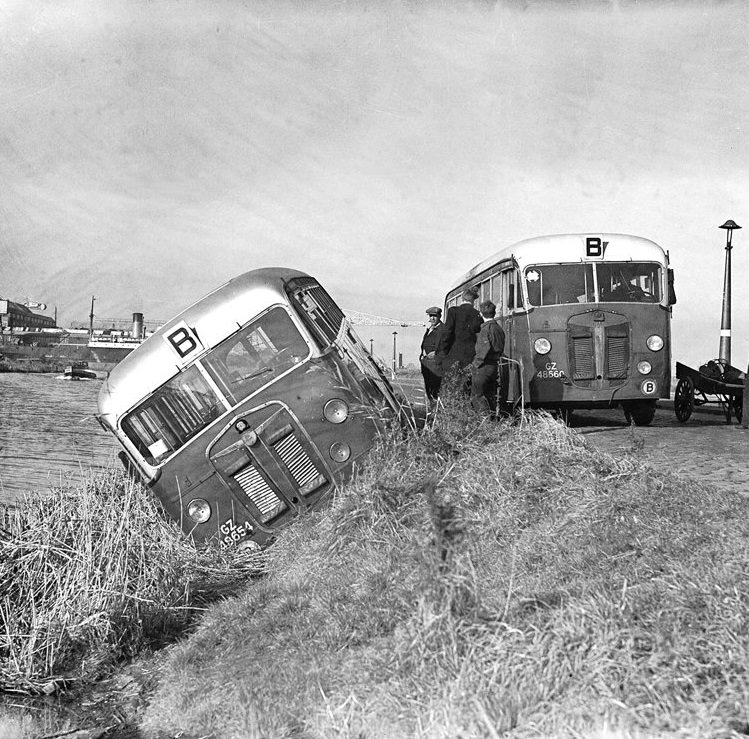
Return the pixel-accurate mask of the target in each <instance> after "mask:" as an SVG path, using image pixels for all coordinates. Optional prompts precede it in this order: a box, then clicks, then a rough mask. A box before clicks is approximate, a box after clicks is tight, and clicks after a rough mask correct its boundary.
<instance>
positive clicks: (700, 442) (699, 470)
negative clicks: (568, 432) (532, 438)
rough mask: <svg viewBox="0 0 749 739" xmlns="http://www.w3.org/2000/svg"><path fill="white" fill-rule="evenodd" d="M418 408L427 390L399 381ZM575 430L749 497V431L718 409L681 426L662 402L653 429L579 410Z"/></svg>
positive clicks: (614, 414) (612, 414) (610, 448)
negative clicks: (730, 421)
mask: <svg viewBox="0 0 749 739" xmlns="http://www.w3.org/2000/svg"><path fill="white" fill-rule="evenodd" d="M395 384H396V385H398V384H400V385H401V387H402V388H403V391H404V393H405V394H406V395H407V396H408V397H409V398H410V399H411V401H412V402H413V403H415V404H422V405H423V402H424V391H423V385H422V383H421V381H420V379H419V380H417V379H413V378H398V379H397V380H396V383H395ZM570 426H571V427H572V428H573V429H575V431H577V432H578V433H579V434H581V435H582V436H584V437H585V439H586V441H587V442H588V443H589V444H590V445H591V446H594V447H597V448H599V449H602V450H604V451H607V452H610V453H612V454H621V453H634V454H636V455H637V456H638V457H639V458H641V459H643V460H644V461H647V462H649V463H650V464H652V465H653V466H654V467H659V468H660V467H664V468H667V469H670V470H671V471H672V472H675V473H678V474H683V475H688V476H690V477H696V478H699V479H701V480H705V481H707V482H711V483H713V484H715V485H719V486H722V487H725V486H731V487H733V488H734V489H736V490H737V491H739V492H741V493H743V494H745V495H749V430H747V429H743V428H741V426H739V425H738V424H737V423H736V420H735V419H733V420H732V423H731V424H730V425H729V424H727V423H726V420H725V416H724V415H723V413H722V411H721V410H720V408H719V406H718V405H717V404H715V405H708V406H705V407H703V408H700V409H695V412H694V413H693V414H692V416H691V418H690V419H689V420H688V421H687V422H686V423H679V421H677V420H676V416H675V414H674V411H673V404H672V403H671V402H669V401H660V407H659V408H658V410H657V411H656V414H655V418H654V419H653V422H652V423H651V424H650V425H649V426H630V425H629V424H627V422H626V420H625V419H624V413H623V411H622V410H621V409H616V410H610V411H575V412H574V413H573V415H572V419H571V422H570Z"/></svg>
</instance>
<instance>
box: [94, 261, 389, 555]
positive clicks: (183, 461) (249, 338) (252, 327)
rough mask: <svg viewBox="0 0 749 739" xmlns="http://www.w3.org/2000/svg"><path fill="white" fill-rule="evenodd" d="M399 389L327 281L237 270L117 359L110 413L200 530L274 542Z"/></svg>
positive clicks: (141, 465) (155, 483) (131, 451)
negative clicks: (238, 272)
mask: <svg viewBox="0 0 749 739" xmlns="http://www.w3.org/2000/svg"><path fill="white" fill-rule="evenodd" d="M397 409H398V400H397V398H396V397H395V395H394V394H393V391H392V388H391V386H390V384H389V382H388V380H387V378H386V377H385V375H384V374H383V373H382V371H381V370H380V368H379V367H378V365H377V364H376V363H375V362H374V361H373V359H372V358H371V357H370V355H369V353H368V352H367V350H366V348H365V347H364V345H363V344H362V342H361V340H360V339H359V338H358V337H357V335H356V333H355V332H354V331H353V330H352V328H351V326H350V323H349V321H348V320H347V319H346V317H345V316H344V314H343V312H342V311H341V309H340V308H339V307H338V306H337V305H336V303H335V302H334V301H333V300H332V299H331V297H330V296H329V295H328V293H327V292H326V291H325V289H324V288H323V287H322V286H321V285H320V283H319V282H318V281H317V280H316V279H314V278H313V277H310V276H309V275H306V274H304V273H303V272H297V271H294V270H290V269H259V270H254V271H252V272H247V273H245V274H243V275H241V276H239V277H236V278H235V279H233V280H231V281H229V282H228V283H226V284H225V285H223V286H222V287H219V288H218V289H217V290H215V291H214V292H212V293H210V294H209V295H207V296H206V297H204V298H203V299H202V300H199V301H198V302H196V303H195V304H194V305H192V306H190V307H189V308H187V309H186V310H185V311H183V312H182V313H180V314H179V315H177V316H176V317H175V318H173V319H172V320H171V321H169V322H168V323H167V324H166V325H164V326H163V327H162V328H160V329H159V330H158V331H156V332H155V333H154V334H153V335H152V336H150V337H149V338H148V339H146V341H144V342H143V343H142V344H141V345H140V346H139V347H138V348H137V349H135V350H134V351H133V352H132V353H131V354H130V355H128V356H127V357H126V358H125V359H123V360H122V361H121V362H120V363H119V364H118V365H116V366H115V368H114V369H113V370H112V372H111V373H110V375H109V377H108V378H107V380H106V381H105V382H104V384H103V386H102V388H101V390H100V393H99V420H100V422H101V423H102V425H103V426H104V428H105V429H106V430H108V431H110V432H111V433H113V434H114V435H115V436H116V437H117V440H118V441H119V443H120V444H121V446H122V448H123V451H122V452H121V453H120V456H121V458H122V459H123V462H124V463H125V465H126V467H128V469H129V470H130V471H131V472H134V473H137V474H138V476H139V477H140V478H141V479H142V480H143V481H144V482H145V484H146V485H147V486H148V487H150V488H151V490H152V491H153V493H154V494H155V495H156V496H157V497H158V499H159V500H160V501H161V503H162V504H163V506H164V508H165V509H166V511H167V513H168V514H170V515H171V516H172V517H173V518H174V519H176V520H177V521H179V522H180V524H181V526H182V528H183V530H184V531H185V532H186V533H188V534H190V535H192V536H193V537H194V538H195V539H196V540H198V541H200V540H207V539H214V538H215V539H217V540H218V541H219V542H220V543H221V545H222V546H229V545H233V544H239V545H240V546H242V547H250V548H257V547H261V546H264V545H265V544H266V543H267V542H268V541H269V540H270V539H271V538H272V536H273V535H274V532H276V530H277V529H278V528H279V527H281V526H283V525H284V524H286V523H287V522H289V521H290V520H291V519H292V518H293V517H294V516H295V515H296V514H297V513H299V512H300V511H301V510H304V509H308V508H310V507H313V506H315V505H316V504H317V503H318V502H320V501H321V499H323V498H324V497H325V496H326V494H328V493H329V492H330V490H331V488H332V486H334V485H335V484H336V482H337V481H340V480H342V479H343V478H345V477H346V476H347V475H348V474H350V472H351V470H352V465H353V463H354V461H355V460H356V459H357V458H358V457H360V456H361V455H362V454H364V453H365V452H366V451H367V450H368V449H369V448H370V446H371V445H372V442H373V439H374V437H375V436H376V435H377V433H378V432H379V431H380V430H381V429H382V426H383V424H384V423H385V422H386V419H387V418H388V417H392V416H393V414H394V413H395V412H396V411H397Z"/></svg>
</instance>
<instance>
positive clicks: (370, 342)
mask: <svg viewBox="0 0 749 739" xmlns="http://www.w3.org/2000/svg"><path fill="white" fill-rule="evenodd" d="M373 353H374V339H370V340H369V356H370V357H371V356H373Z"/></svg>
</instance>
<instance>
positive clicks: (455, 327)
mask: <svg viewBox="0 0 749 739" xmlns="http://www.w3.org/2000/svg"><path fill="white" fill-rule="evenodd" d="M476 298H478V293H477V292H476V291H475V290H474V289H473V288H468V289H467V290H465V291H463V295H462V301H461V303H460V305H454V306H452V307H451V308H448V309H447V317H446V318H445V332H444V341H443V344H442V347H441V349H440V350H439V351H438V352H437V356H438V358H442V357H444V359H443V362H442V364H443V369H444V372H447V371H448V370H449V369H450V368H451V367H453V365H456V364H457V365H458V367H459V368H460V369H463V368H464V367H467V366H468V365H469V364H470V363H471V361H472V360H473V355H474V353H475V352H476V335H477V334H478V332H479V330H480V328H481V324H482V322H483V321H482V318H481V314H480V313H479V312H478V311H477V310H476V309H475V308H474V307H473V304H474V303H475V302H476Z"/></svg>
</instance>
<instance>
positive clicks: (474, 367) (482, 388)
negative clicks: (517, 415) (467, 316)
mask: <svg viewBox="0 0 749 739" xmlns="http://www.w3.org/2000/svg"><path fill="white" fill-rule="evenodd" d="M479 308H480V309H481V315H482V316H483V317H484V322H483V324H482V325H481V330H480V331H479V335H478V338H477V339H476V355H475V356H474V358H473V362H471V406H473V408H474V409H475V410H477V411H482V412H484V413H488V412H489V411H491V410H492V409H493V408H494V404H495V400H496V396H497V374H498V362H499V358H500V357H501V356H502V352H503V351H504V348H505V332H504V331H503V329H502V327H501V326H500V325H499V323H497V320H496V319H495V317H494V316H495V315H496V312H497V308H496V306H495V305H494V303H492V301H491V300H486V301H484V302H483V303H481V305H480V306H479Z"/></svg>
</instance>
